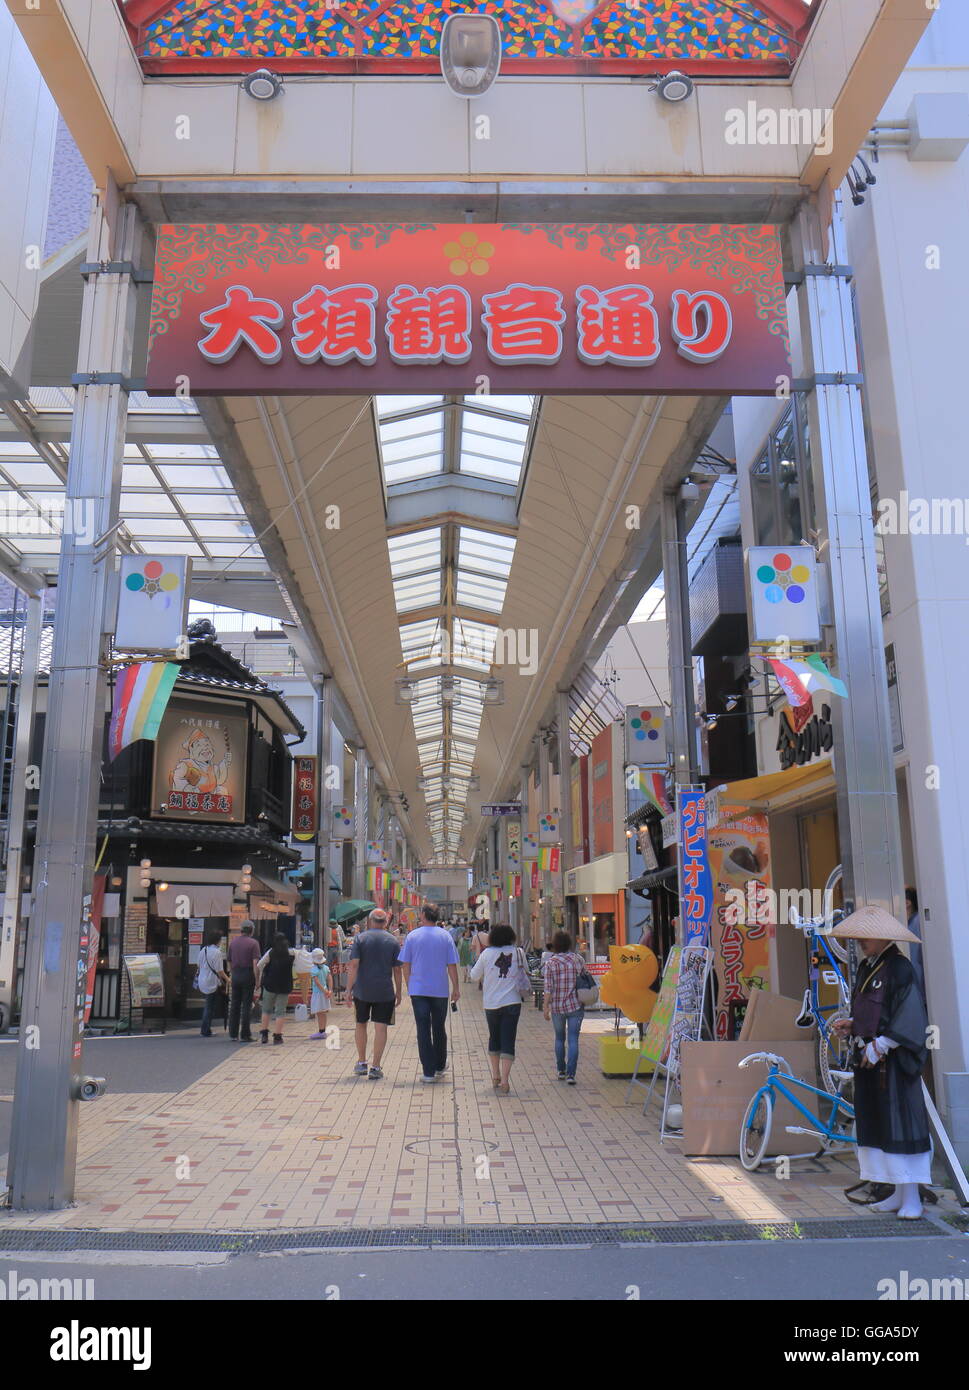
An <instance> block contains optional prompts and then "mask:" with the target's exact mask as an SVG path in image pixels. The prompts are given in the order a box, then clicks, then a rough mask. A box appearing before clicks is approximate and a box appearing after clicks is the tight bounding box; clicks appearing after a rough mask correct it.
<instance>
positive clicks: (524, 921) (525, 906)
mask: <svg viewBox="0 0 969 1390" xmlns="http://www.w3.org/2000/svg"><path fill="white" fill-rule="evenodd" d="M529 771H530V769H529V768H528V767H526V766H525V765H524V764H522V770H521V772H522V789H521V796H520V797H519V800H520V801H521V807H522V813H521V846H522V895H521V898H520V899H519V901H520V903H521V913H520V916H521V931H520V932H519V933H518V939H519V941H520V942H521V944H522V945H523V946H531V945H532V879H531V873H532V870H531V861H530V860H529V861H526V859H525V835H526V833H527V831H528V776H529Z"/></svg>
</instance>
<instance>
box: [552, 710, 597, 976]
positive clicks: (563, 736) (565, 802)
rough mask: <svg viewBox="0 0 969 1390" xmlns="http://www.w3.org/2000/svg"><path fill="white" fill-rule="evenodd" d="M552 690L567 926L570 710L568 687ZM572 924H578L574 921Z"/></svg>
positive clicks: (570, 830) (565, 920)
mask: <svg viewBox="0 0 969 1390" xmlns="http://www.w3.org/2000/svg"><path fill="white" fill-rule="evenodd" d="M556 694H557V705H558V707H557V711H556V716H555V722H556V723H557V724H558V729H559V802H560V805H559V827H560V829H561V832H562V851H561V854H560V856H559V864H560V867H561V870H562V920H563V923H564V925H565V926H566V928H567V929H568V928H569V927H570V923H571V917H570V915H569V911H568V899H567V898H566V896H565V890H566V888H567V887H568V877H569V869H571V867H572V845H573V844H574V842H575V836H574V834H573V827H572V711H571V709H570V708H569V692H568V690H559V691H557V692H556ZM576 927H578V921H577V922H576ZM579 935H580V933H579V932H578V931H576V934H575V939H576V941H578V939H579ZM591 949H592V945H591V938H590V955H589V959H590V960H591V959H592V956H591Z"/></svg>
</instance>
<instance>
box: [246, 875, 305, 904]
mask: <svg viewBox="0 0 969 1390" xmlns="http://www.w3.org/2000/svg"><path fill="white" fill-rule="evenodd" d="M252 884H253V888H254V890H255V892H256V894H257V896H259V897H262V896H263V895H262V894H261V893H259V889H260V888H264V889H265V890H266V892H267V893H268V894H269V896H270V897H271V898H272V899H273V900H274V901H275V902H281V903H285V904H286V906H287V907H295V906H296V904H297V903H298V902H299V897H300V894H299V889H298V888H297V887H296V885H295V884H293V883H283V881H282V879H279V878H270V877H269V876H268V874H253V876H252Z"/></svg>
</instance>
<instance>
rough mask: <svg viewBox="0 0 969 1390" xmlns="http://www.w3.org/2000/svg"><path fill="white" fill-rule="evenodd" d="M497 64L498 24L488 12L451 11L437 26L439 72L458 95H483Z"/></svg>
mask: <svg viewBox="0 0 969 1390" xmlns="http://www.w3.org/2000/svg"><path fill="white" fill-rule="evenodd" d="M500 67H501V26H500V24H499V23H498V21H497V20H496V19H495V18H494V16H493V15H490V14H452V15H449V16H448V18H447V19H446V20H445V21H444V28H443V29H442V30H441V75H442V77H443V78H444V81H445V82H446V83H447V85H448V87H449V88H450V89H451V91H452V92H453V93H454V95H455V96H459V97H480V96H484V94H485V92H487V91H488V90H489V89H490V88H491V86H492V85H493V83H494V81H495V78H496V77H497V76H498V70H499V68H500Z"/></svg>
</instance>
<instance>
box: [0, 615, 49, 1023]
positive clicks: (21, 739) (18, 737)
mask: <svg viewBox="0 0 969 1390" xmlns="http://www.w3.org/2000/svg"><path fill="white" fill-rule="evenodd" d="M26 598H27V623H26V627H25V629H24V649H23V661H22V663H21V667H20V679H19V681H18V683H17V722H16V728H15V732H14V752H13V763H12V766H11V769H10V800H9V804H8V808H7V859H6V865H5V875H6V876H5V881H4V895H3V934H2V936H0V1033H5V1032H6V1031H7V1029H8V1028H9V1027H10V1023H11V1020H12V1018H13V1006H14V1001H15V998H16V992H17V938H18V933H19V929H20V897H21V880H22V876H23V875H22V870H23V852H24V811H25V808H26V803H27V769H28V767H29V764H30V741H31V735H32V733H33V725H34V707H35V704H36V699H37V672H38V670H39V668H40V639H41V635H42V632H43V624H44V590H43V589H40V590H31V591H28V592H27V595H26ZM11 664H12V663H11ZM7 679H8V680H12V679H13V672H12V671H11V672H8V675H7Z"/></svg>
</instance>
